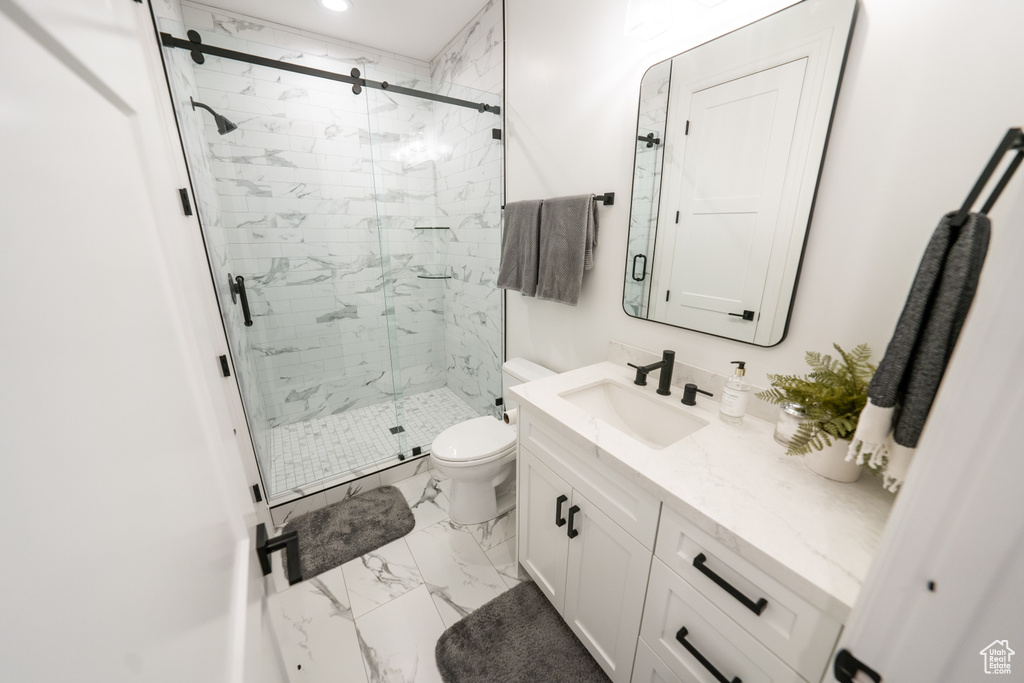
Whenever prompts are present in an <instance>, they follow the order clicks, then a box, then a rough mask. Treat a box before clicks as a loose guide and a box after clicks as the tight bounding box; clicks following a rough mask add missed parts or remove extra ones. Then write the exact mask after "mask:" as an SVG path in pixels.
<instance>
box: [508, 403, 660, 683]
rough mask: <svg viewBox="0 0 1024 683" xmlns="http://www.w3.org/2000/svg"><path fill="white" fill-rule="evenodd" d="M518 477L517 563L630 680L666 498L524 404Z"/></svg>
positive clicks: (614, 673)
mask: <svg viewBox="0 0 1024 683" xmlns="http://www.w3.org/2000/svg"><path fill="white" fill-rule="evenodd" d="M518 478H519V480H518V485H519V488H518V491H519V493H518V495H519V507H518V522H519V530H518V535H519V536H518V537H519V540H518V545H519V562H520V564H522V565H523V567H524V568H525V569H526V571H527V572H528V573H529V574H530V575H531V576H532V577H533V579H534V580H535V581H536V582H537V585H538V587H540V589H541V590H542V591H543V592H544V594H545V595H546V596H547V597H548V599H549V600H551V603H552V604H553V605H554V606H555V608H556V609H557V610H558V611H559V613H560V614H561V615H562V617H563V618H564V619H565V621H566V622H567V623H568V624H569V626H570V628H572V630H573V632H574V633H575V634H576V636H577V637H578V638H579V639H580V641H581V642H582V643H583V644H584V645H585V646H586V647H587V649H588V650H589V651H590V653H591V654H592V655H593V657H594V659H595V660H597V662H598V663H599V664H600V665H601V666H602V668H603V669H604V670H605V672H606V673H607V674H608V676H609V678H611V680H612V681H614V682H615V683H628V681H629V680H630V677H631V675H632V670H633V657H634V654H635V652H636V645H637V638H638V635H639V632H640V620H641V616H642V614H643V604H644V595H645V593H646V591H647V580H648V574H649V571H650V566H651V556H652V548H653V541H654V536H655V533H656V530H657V521H658V512H659V508H660V503H659V502H658V501H657V500H655V499H654V498H653V497H651V496H650V495H649V494H647V493H646V492H644V491H642V490H640V489H639V488H636V487H633V486H632V485H630V484H629V482H623V481H621V479H622V477H619V476H616V475H614V474H613V473H612V472H611V471H609V470H606V469H605V467H604V466H603V465H602V464H601V463H599V462H597V461H596V459H595V458H594V457H593V456H592V455H590V456H588V455H587V454H586V452H585V450H584V449H583V448H582V447H581V446H579V445H578V444H575V443H573V442H571V441H570V440H568V439H566V438H565V437H564V436H563V435H561V434H557V433H556V431H555V430H554V428H553V427H550V426H548V425H546V424H543V423H542V422H541V421H539V420H536V419H534V418H532V417H531V416H530V415H528V414H524V415H523V419H522V421H521V426H520V449H519V460H518ZM623 523H624V524H623ZM624 525H625V526H624ZM626 527H629V528H630V530H629V531H627V529H626ZM636 534H638V535H639V536H641V537H642V538H637V536H636ZM644 541H646V542H644Z"/></svg>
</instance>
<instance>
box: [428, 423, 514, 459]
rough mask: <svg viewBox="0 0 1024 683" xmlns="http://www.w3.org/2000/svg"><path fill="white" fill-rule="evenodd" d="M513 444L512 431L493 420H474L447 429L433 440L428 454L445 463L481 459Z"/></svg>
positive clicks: (508, 448) (502, 450)
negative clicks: (445, 461) (446, 461)
mask: <svg viewBox="0 0 1024 683" xmlns="http://www.w3.org/2000/svg"><path fill="white" fill-rule="evenodd" d="M515 445H516V430H515V429H513V428H512V427H509V426H507V425H505V424H504V423H502V422H499V421H498V420H496V419H494V418H493V417H487V416H484V417H477V418H474V419H472V420H466V421H465V422H460V423H459V424H457V425H455V426H453V427H449V428H448V429H446V430H444V431H443V432H441V433H440V434H438V435H437V438H436V439H434V443H433V444H432V445H431V447H430V452H431V454H432V455H433V456H434V457H435V458H439V459H440V460H448V461H449V462H469V461H471V460H482V459H484V458H489V457H491V456H494V455H499V454H502V453H505V452H507V451H509V450H511V449H512V448H514V447H515Z"/></svg>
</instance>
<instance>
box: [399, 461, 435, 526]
mask: <svg viewBox="0 0 1024 683" xmlns="http://www.w3.org/2000/svg"><path fill="white" fill-rule="evenodd" d="M394 486H395V488H397V489H398V490H399V491H401V492H402V495H403V496H405V502H407V503H408V504H409V507H410V508H411V509H412V514H413V515H414V516H415V517H416V526H415V527H414V528H413V530H412V532H410V533H415V532H417V531H420V530H422V529H425V528H427V527H428V526H430V525H431V524H437V523H438V522H440V521H443V520H445V519H448V498H447V496H445V495H444V494H443V493H441V489H439V488H438V485H437V480H436V479H434V476H433V474H431V473H430V472H423V473H422V474H417V475H416V476H414V477H410V478H408V479H406V480H404V481H399V482H395V484H394Z"/></svg>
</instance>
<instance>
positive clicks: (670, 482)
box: [510, 361, 895, 620]
mask: <svg viewBox="0 0 1024 683" xmlns="http://www.w3.org/2000/svg"><path fill="white" fill-rule="evenodd" d="M607 378H613V379H614V380H621V381H623V382H625V383H626V384H627V385H628V386H632V380H633V370H632V369H630V368H628V367H625V366H621V365H618V364H613V363H610V362H607V361H606V362H603V363H597V364H595V365H590V366H587V367H583V368H579V369H577V370H571V371H569V372H565V373H562V374H559V375H555V376H553V377H549V378H546V379H542V380H538V381H535V382H530V383H529V384H524V385H520V386H517V387H512V388H511V389H510V391H511V392H512V394H514V396H515V397H516V398H517V399H518V401H519V404H520V408H521V409H526V410H529V409H530V408H533V409H536V411H540V412H541V413H546V414H547V416H548V419H551V420H554V421H555V422H556V423H559V424H561V425H562V426H563V427H564V428H565V429H566V430H567V431H568V433H569V435H570V437H573V438H574V440H576V441H578V442H580V443H581V444H583V445H585V446H589V449H590V450H592V452H594V453H595V456H596V457H597V459H598V460H600V461H601V462H604V463H606V464H607V465H608V466H609V467H610V468H612V469H613V470H615V471H616V472H618V473H620V474H622V475H623V476H624V477H626V478H628V479H629V480H631V481H633V482H635V483H636V484H638V485H639V486H641V487H642V488H644V489H645V490H647V491H649V492H650V493H652V494H654V495H655V496H657V497H658V498H660V499H661V500H662V501H663V503H664V504H665V505H666V506H668V507H670V508H672V509H674V510H675V511H677V512H678V513H680V514H682V515H683V516H684V517H686V518H687V519H689V520H690V521H691V522H693V523H695V524H697V525H698V526H699V527H701V528H702V529H704V530H705V531H706V532H708V533H710V534H712V535H713V536H714V538H715V539H716V540H718V541H719V542H721V543H723V544H724V545H725V546H726V547H728V548H729V549H730V550H732V551H733V552H736V553H737V554H739V555H740V556H742V557H744V558H745V559H747V560H748V561H750V562H752V563H753V564H755V565H757V566H759V567H760V568H762V569H763V570H765V571H767V572H769V573H770V574H771V575H772V576H774V577H775V578H776V579H777V580H779V581H780V582H781V583H783V584H784V585H786V586H787V587H788V588H790V589H791V590H793V591H794V592H796V593H798V594H799V595H801V596H803V597H804V598H805V599H806V600H808V601H809V602H811V603H812V604H814V605H815V606H817V607H818V608H819V609H822V610H824V611H826V612H828V613H830V614H832V615H834V616H835V617H837V618H839V619H841V620H845V618H846V617H847V615H848V614H849V611H850V610H851V609H852V608H853V604H854V602H855V601H856V599H857V594H858V593H859V592H860V587H861V585H862V583H863V581H864V578H865V577H866V575H867V572H868V567H869V566H870V564H871V561H872V558H873V557H874V553H875V548H876V547H877V545H878V542H879V540H880V538H881V535H882V530H883V528H884V527H885V522H886V520H887V519H888V516H889V511H890V508H891V507H892V503H893V500H894V498H895V496H894V495H893V494H890V493H888V492H887V491H885V490H884V489H883V488H882V486H881V482H880V480H879V479H878V478H876V477H874V476H872V475H871V474H870V473H868V472H865V473H864V475H862V476H861V479H860V481H858V482H856V483H853V484H841V483H838V482H833V481H830V480H828V479H825V478H824V477H821V476H819V475H817V474H814V473H813V472H811V471H810V470H808V469H807V468H806V467H805V466H804V464H803V459H802V458H799V457H793V456H787V455H786V454H785V450H786V449H785V447H783V446H782V445H780V444H778V443H776V442H775V440H774V439H773V438H772V434H773V433H774V430H775V425H774V423H769V422H765V421H764V420H759V419H757V418H755V417H752V416H750V415H747V416H746V418H745V419H744V421H743V424H742V425H739V426H732V425H728V424H725V423H724V422H722V421H721V420H720V419H719V418H718V403H717V402H715V401H714V400H712V399H708V398H705V397H704V396H702V395H698V398H697V405H696V406H694V407H688V408H686V409H687V410H689V411H690V412H692V413H693V414H694V415H696V416H698V417H700V418H703V419H704V420H705V421H707V422H708V423H709V424H708V426H707V427H704V428H703V429H700V430H698V431H697V432H695V433H694V434H691V435H690V436H688V437H686V438H684V439H682V440H681V441H679V442H677V443H675V444H672V445H671V446H668V447H666V448H664V449H660V450H655V449H652V448H648V447H647V446H644V445H643V444H641V443H639V442H638V441H636V440H635V439H633V438H631V437H629V436H627V435H626V434H624V433H623V432H620V431H618V430H617V429H614V428H612V427H611V426H609V425H608V424H606V423H604V422H602V421H600V420H598V419H596V418H594V417H593V416H591V415H589V414H588V413H586V412H584V411H583V410H582V409H581V408H578V407H576V406H575V405H573V404H572V403H569V402H568V401H566V400H565V399H563V398H561V397H560V395H559V394H561V393H565V392H567V391H570V390H572V389H576V388H579V387H582V386H586V385H588V384H593V383H596V382H599V381H602V380H605V379H607ZM655 388H656V383H649V384H648V386H647V387H646V388H644V391H645V393H649V394H650V396H651V397H653V398H655V399H656V400H660V401H664V402H666V403H671V404H672V405H673V406H679V400H680V398H681V397H682V389H681V388H679V387H673V389H672V395H671V396H667V397H661V396H658V395H657V394H656V393H655V391H654V389H655ZM680 407H682V406H680Z"/></svg>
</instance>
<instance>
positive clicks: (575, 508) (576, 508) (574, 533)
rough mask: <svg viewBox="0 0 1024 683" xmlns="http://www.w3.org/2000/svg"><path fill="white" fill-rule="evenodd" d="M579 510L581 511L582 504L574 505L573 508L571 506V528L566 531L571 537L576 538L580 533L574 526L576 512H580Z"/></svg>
mask: <svg viewBox="0 0 1024 683" xmlns="http://www.w3.org/2000/svg"><path fill="white" fill-rule="evenodd" d="M579 511H580V506H579V505H573V506H572V507H571V508H569V530H568V531H567V532H566V535H567V536H568V537H569V538H576V537H577V536H579V535H580V532H579V531H577V530H576V529H574V528H573V527H574V521H575V519H576V513H577V512H579Z"/></svg>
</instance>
